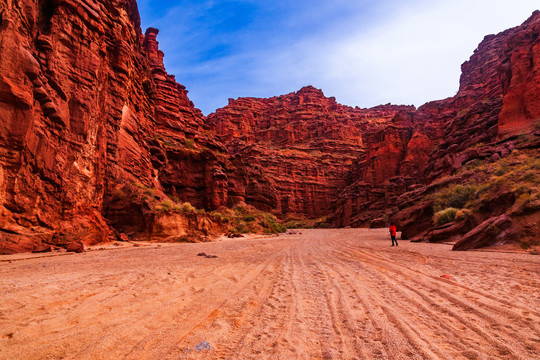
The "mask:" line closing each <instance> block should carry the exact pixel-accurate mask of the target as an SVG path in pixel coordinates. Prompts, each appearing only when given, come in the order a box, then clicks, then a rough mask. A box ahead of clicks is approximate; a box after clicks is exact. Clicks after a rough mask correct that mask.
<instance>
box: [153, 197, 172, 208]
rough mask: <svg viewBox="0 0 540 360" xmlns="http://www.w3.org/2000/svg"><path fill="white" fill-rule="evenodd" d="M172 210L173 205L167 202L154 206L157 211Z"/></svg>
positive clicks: (166, 200)
mask: <svg viewBox="0 0 540 360" xmlns="http://www.w3.org/2000/svg"><path fill="white" fill-rule="evenodd" d="M173 209H174V203H173V202H172V201H171V200H169V199H165V200H163V201H162V202H161V203H160V204H159V205H157V206H156V210H157V211H171V210H173Z"/></svg>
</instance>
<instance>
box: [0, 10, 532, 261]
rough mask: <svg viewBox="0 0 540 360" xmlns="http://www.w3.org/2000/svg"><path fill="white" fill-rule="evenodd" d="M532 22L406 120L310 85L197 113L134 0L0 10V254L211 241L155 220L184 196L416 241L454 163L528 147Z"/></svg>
mask: <svg viewBox="0 0 540 360" xmlns="http://www.w3.org/2000/svg"><path fill="white" fill-rule="evenodd" d="M539 29H540V12H535V13H534V14H533V15H532V16H531V18H530V19H528V20H527V21H526V22H525V23H524V24H523V25H521V26H519V27H516V28H513V29H509V30H507V31H505V32H503V33H501V34H498V35H490V36H487V37H486V38H485V39H484V41H483V42H482V43H481V44H480V45H479V47H478V49H477V50H476V51H475V53H474V54H473V56H472V57H471V58H470V59H469V61H467V62H465V63H464V64H463V66H462V72H463V73H462V76H461V79H460V89H459V91H458V93H457V95H456V96H454V97H452V98H448V99H444V100H440V101H435V102H431V103H427V104H425V105H423V106H421V107H420V108H418V109H415V108H414V107H411V106H395V105H383V106H378V107H374V108H371V109H360V108H352V107H348V106H344V105H341V104H338V103H337V102H336V100H335V99H334V98H331V97H330V98H328V97H326V96H324V94H323V93H322V91H320V90H318V89H315V88H314V87H311V86H308V87H305V88H302V89H301V90H299V91H298V92H295V93H291V94H287V95H283V96H278V97H274V98H270V99H255V98H239V99H236V100H230V102H229V105H228V106H226V107H225V108H223V109H219V110H217V111H216V113H215V114H212V115H210V116H208V117H204V116H203V115H202V113H201V112H200V110H198V109H197V108H195V106H194V104H193V103H192V102H191V101H190V100H189V98H188V96H187V90H186V89H185V87H184V86H182V85H181V84H179V83H177V82H176V80H175V78H174V76H172V75H170V74H168V73H167V72H166V70H165V67H164V65H163V56H164V54H163V52H161V51H160V50H159V46H158V42H157V39H156V37H157V34H158V30H157V29H155V28H149V29H148V30H147V31H146V33H145V34H144V35H143V33H142V31H141V29H140V18H139V14H138V10H137V4H136V2H135V0H109V1H104V0H57V1H32V0H22V1H14V0H7V1H4V2H2V3H0V118H1V119H2V121H1V122H0V253H10V252H18V251H33V250H36V251H39V250H40V249H42V247H43V245H44V244H50V245H57V246H65V247H68V246H72V245H71V244H73V243H84V244H87V245H88V244H93V243H96V242H102V241H107V240H108V239H115V238H121V239H126V238H133V239H147V240H153V239H171V238H172V239H174V238H178V237H182V236H186V235H190V236H200V237H208V236H211V235H212V234H213V233H215V232H219V231H223V226H222V225H223V224H217V223H216V222H215V221H214V219H212V217H210V216H207V215H205V214H199V213H190V214H183V213H178V212H173V211H169V207H170V206H171V205H170V204H182V203H185V202H189V203H191V204H192V205H194V206H195V207H197V208H200V209H206V210H214V209H219V208H223V207H233V206H235V205H236V204H238V203H247V204H251V205H253V206H255V207H257V208H259V209H262V210H265V211H270V212H273V213H275V214H277V215H279V216H282V217H286V216H288V215H292V214H295V215H301V216H306V217H311V218H316V217H324V216H327V217H328V218H329V220H328V222H329V223H330V224H331V225H333V226H348V225H352V226H365V225H369V224H370V223H371V222H372V221H373V220H374V219H377V218H379V219H378V222H379V223H380V222H381V219H384V218H385V215H386V216H387V217H392V218H393V219H395V221H396V222H398V223H399V225H400V227H401V228H402V229H403V230H404V234H405V236H408V237H413V236H419V235H422V234H426V232H427V230H429V229H430V227H432V226H433V224H432V223H431V216H432V215H433V213H432V208H431V205H432V204H431V203H430V202H429V200H427V199H426V195H428V194H430V193H431V192H433V191H434V190H435V189H437V188H439V187H441V186H445V184H448V181H451V180H448V179H452V176H455V174H456V173H457V172H458V171H459V170H460V169H461V168H462V167H463V166H464V165H466V164H469V163H471V162H473V161H477V160H481V161H490V160H494V159H497V158H501V157H505V156H508V155H509V154H510V153H511V152H512V151H513V150H514V149H516V148H527V149H529V150H530V151H537V149H538V144H539V141H538V136H539V135H540V134H539V124H538V119H540V107H539V106H540V105H539V104H540V102H539V101H538V99H539V95H540V94H539V91H540V86H538V84H539V82H540V81H539V76H540V75H539V65H538V64H539V63H540V58H539V56H540V48H539V40H538V34H539ZM453 181H455V179H454V180H453ZM503 200H504V199H503ZM502 203H504V204H508V203H510V202H508V201H506V200H505V201H502V200H501V204H502ZM501 206H502V205H501ZM504 206H508V205H504ZM503 213H504V211H503V212H500V211H498V212H497V213H496V214H495V213H494V214H491V215H493V216H495V215H496V216H499V217H500V216H502V214H503ZM487 215H489V214H487ZM487 215H486V216H487ZM508 221H509V220H508V219H507V217H504V224H505V228H508V229H514V227H513V226H511V225H508ZM382 222H384V221H382ZM491 223H497V222H496V221H495V220H493V221H492V222H491ZM491 223H490V224H491ZM471 226H472V225H471ZM461 229H462V230H461V231H466V230H463V229H465V227H462V228H461ZM441 231H442V230H441ZM513 233H515V232H513ZM432 234H435V233H432ZM437 234H439V235H437V236H442V235H440V234H443V232H440V231H439V233H437ZM433 236H435V235H433ZM465 238H467V237H465ZM498 241H499V240H498ZM466 246H467V245H465V247H466Z"/></svg>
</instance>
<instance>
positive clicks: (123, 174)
mask: <svg viewBox="0 0 540 360" xmlns="http://www.w3.org/2000/svg"><path fill="white" fill-rule="evenodd" d="M0 14H1V15H0V34H1V36H0V117H1V118H2V122H1V123H0V155H1V156H0V248H2V250H0V251H2V252H13V251H21V250H23V251H31V250H32V249H34V248H35V247H36V246H39V244H41V243H42V242H46V243H49V244H53V245H65V244H67V243H69V242H72V241H78V242H83V243H86V244H92V243H95V242H101V241H105V240H107V239H109V238H111V237H114V236H116V235H115V234H116V229H114V228H112V227H111V226H110V224H111V223H112V224H113V225H118V228H119V229H120V230H123V229H124V228H131V229H136V230H141V229H142V230H144V228H145V226H146V227H148V226H150V225H148V224H146V225H144V224H145V222H146V223H147V222H148V221H144V219H146V218H147V215H148V212H151V211H152V209H153V206H154V205H153V204H154V203H155V202H159V201H160V200H162V199H164V198H166V195H165V194H164V193H163V187H162V185H161V183H160V179H159V175H160V171H159V170H160V169H156V168H155V167H154V166H153V165H154V164H155V163H156V161H158V160H156V159H158V158H159V154H162V153H164V152H165V149H164V147H163V146H162V144H156V143H155V141H154V139H155V138H158V137H159V136H160V134H161V133H167V134H168V135H169V136H174V137H177V138H178V137H186V136H191V137H193V134H194V133H196V132H197V131H198V130H199V129H200V128H201V124H202V114H201V113H200V111H198V110H197V109H195V108H194V107H193V104H191V103H190V102H189V100H188V99H187V96H186V91H185V89H184V88H183V86H181V85H179V84H177V83H176V82H175V81H174V77H172V76H170V75H168V74H167V73H166V72H165V70H164V68H163V63H162V53H160V52H159V51H158V50H157V43H156V42H155V35H156V34H157V31H156V30H155V29H150V30H149V31H148V32H147V36H143V35H142V33H141V31H140V19H139V14H138V11H137V5H136V3H135V1H134V0H133V1H131V0H118V1H94V0H60V1H55V2H48V1H43V2H39V3H38V2H33V1H24V2H20V1H11V0H8V1H7V2H2V4H0ZM171 134H173V135H171ZM156 146H157V147H158V148H159V149H157V150H156ZM156 154H157V155H156ZM134 184H144V186H146V187H148V188H152V189H155V195H153V197H152V199H143V200H144V201H139V200H141V199H137V198H135V203H133V202H126V201H123V203H125V204H124V205H125V206H126V207H124V208H122V207H121V206H119V205H118V202H119V201H118V199H116V200H114V199H112V194H113V192H115V191H117V192H123V193H129V192H130V188H132V187H133V186H134ZM113 203H115V204H113ZM120 203H122V202H120ZM115 209H116V211H115ZM127 211H132V214H129V215H126V212H127ZM137 214H139V216H138V215H137ZM104 215H105V216H104ZM108 215H110V217H109V216H108ZM131 215H133V216H131ZM119 219H123V222H122V221H119Z"/></svg>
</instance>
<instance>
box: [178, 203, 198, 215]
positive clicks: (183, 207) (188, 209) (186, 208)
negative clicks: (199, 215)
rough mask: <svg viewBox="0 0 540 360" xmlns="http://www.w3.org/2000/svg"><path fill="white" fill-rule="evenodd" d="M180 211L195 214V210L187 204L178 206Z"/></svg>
mask: <svg viewBox="0 0 540 360" xmlns="http://www.w3.org/2000/svg"><path fill="white" fill-rule="evenodd" d="M180 211H182V212H185V213H188V214H191V213H194V212H197V208H196V207H195V206H193V205H191V203H189V202H185V203H183V204H182V205H181V206H180Z"/></svg>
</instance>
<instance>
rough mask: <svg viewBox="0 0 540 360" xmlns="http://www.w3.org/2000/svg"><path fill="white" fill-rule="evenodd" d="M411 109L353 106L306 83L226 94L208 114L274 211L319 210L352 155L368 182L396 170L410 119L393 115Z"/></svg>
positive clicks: (327, 205) (324, 211) (336, 189)
mask: <svg viewBox="0 0 540 360" xmlns="http://www.w3.org/2000/svg"><path fill="white" fill-rule="evenodd" d="M411 111H414V107H411V106H394V105H384V106H378V107H376V108H372V109H359V108H352V107H348V106H344V105H341V104H338V103H337V102H336V100H335V98H328V97H325V96H324V94H323V93H322V91H321V90H318V89H315V88H314V87H312V86H307V87H304V88H302V89H301V90H299V91H298V92H295V93H291V94H287V95H283V96H279V97H274V98H270V99H256V98H239V99H237V100H232V99H231V100H230V102H229V105H228V106H226V107H224V108H222V109H218V110H217V111H216V113H214V114H211V115H210V116H209V117H208V122H209V124H211V126H212V128H213V129H214V131H215V132H216V134H217V136H218V137H219V138H220V139H221V140H222V141H223V142H225V143H226V144H227V148H228V152H229V153H230V154H231V155H237V156H240V157H241V158H243V159H246V160H247V163H248V164H249V166H251V167H253V168H256V169H262V170H263V175H264V177H265V178H266V179H267V180H268V182H269V183H270V185H271V187H272V192H273V193H274V194H275V197H276V200H277V203H276V206H275V207H274V209H273V211H275V212H276V213H278V214H280V215H282V216H283V215H286V214H291V213H292V214H299V215H305V216H308V217H320V216H325V215H328V214H329V213H330V212H331V211H332V208H333V202H334V201H335V199H336V198H337V196H338V194H339V193H340V192H341V191H342V190H343V188H345V187H346V186H347V185H348V183H349V182H350V176H351V175H352V170H353V169H354V168H356V167H358V166H359V163H362V164H366V166H363V167H362V171H363V173H362V174H361V176H362V177H363V178H365V179H366V181H368V182H369V183H370V184H373V185H375V184H380V183H383V182H384V181H386V180H388V179H389V178H391V177H394V176H396V175H397V170H396V167H397V166H398V163H399V162H400V161H401V160H402V159H403V158H404V157H405V152H406V143H407V142H408V141H409V138H410V137H411V135H412V130H411V129H412V127H411V126H410V125H406V126H404V127H403V129H401V128H399V129H398V127H397V126H394V125H393V123H392V119H393V118H394V117H395V116H396V114H398V113H400V112H411ZM409 132H410V134H409ZM377 134H380V137H378V135H377ZM404 142H405V145H404V144H403V143H404ZM375 144H377V145H375ZM410 166H411V167H414V165H413V164H412V163H411V164H410ZM411 171H412V170H411ZM261 190H263V189H261Z"/></svg>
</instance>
